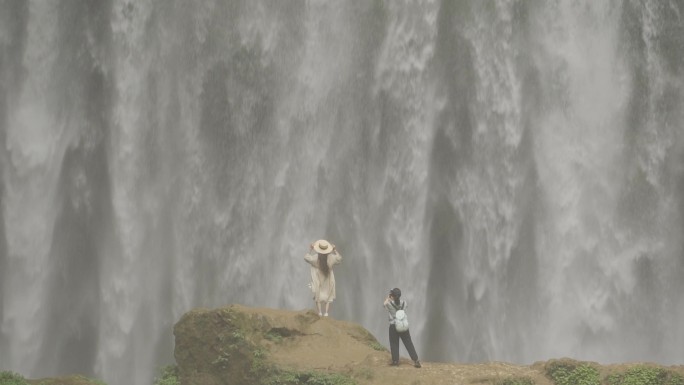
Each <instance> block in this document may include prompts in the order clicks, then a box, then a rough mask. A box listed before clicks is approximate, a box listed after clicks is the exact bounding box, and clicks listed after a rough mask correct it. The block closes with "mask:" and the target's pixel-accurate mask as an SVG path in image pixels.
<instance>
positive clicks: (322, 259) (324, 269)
mask: <svg viewBox="0 0 684 385" xmlns="http://www.w3.org/2000/svg"><path fill="white" fill-rule="evenodd" d="M318 270H320V271H321V273H323V275H324V276H326V277H327V276H328V275H329V274H330V267H329V266H328V254H320V253H319V254H318Z"/></svg>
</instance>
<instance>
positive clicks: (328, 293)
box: [304, 251, 342, 302]
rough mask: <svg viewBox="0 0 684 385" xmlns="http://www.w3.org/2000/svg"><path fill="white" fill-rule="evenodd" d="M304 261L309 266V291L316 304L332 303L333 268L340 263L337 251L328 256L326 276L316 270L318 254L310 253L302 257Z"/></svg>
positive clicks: (333, 287) (333, 295) (333, 290)
mask: <svg viewBox="0 0 684 385" xmlns="http://www.w3.org/2000/svg"><path fill="white" fill-rule="evenodd" d="M304 260H305V261H306V262H307V263H308V264H310V265H311V291H312V292H313V295H314V301H316V302H332V301H333V300H334V299H335V273H333V269H332V268H333V266H335V265H337V264H338V263H340V262H342V256H341V255H340V253H338V252H337V251H333V252H332V253H330V254H328V276H327V277H326V276H325V274H323V272H322V271H321V270H320V269H319V268H318V253H316V252H315V251H310V252H309V253H307V254H306V255H304Z"/></svg>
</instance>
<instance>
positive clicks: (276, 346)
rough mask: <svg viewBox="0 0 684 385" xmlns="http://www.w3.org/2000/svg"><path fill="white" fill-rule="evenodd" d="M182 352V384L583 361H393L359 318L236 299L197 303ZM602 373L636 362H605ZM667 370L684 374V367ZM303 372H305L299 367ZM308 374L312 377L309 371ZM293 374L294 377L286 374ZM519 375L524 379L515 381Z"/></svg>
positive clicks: (483, 370) (400, 375) (514, 368)
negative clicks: (219, 304)
mask: <svg viewBox="0 0 684 385" xmlns="http://www.w3.org/2000/svg"><path fill="white" fill-rule="evenodd" d="M174 335H175V336H176V348H175V357H176V362H177V364H178V368H179V373H180V378H181V383H182V384H183V385H223V384H240V385H250V384H255V385H256V384H260V383H278V384H280V383H282V384H289V383H296V380H293V378H298V377H297V375H299V376H300V377H299V378H300V381H302V378H305V377H301V376H302V375H301V373H322V374H339V375H343V376H345V377H346V378H348V379H350V380H352V381H353V382H355V383H356V384H359V385H364V384H377V385H395V384H410V385H426V384H434V385H440V384H445V385H446V384H449V385H453V384H484V385H487V384H492V385H500V384H507V383H508V384H518V383H520V384H523V383H526V384H536V385H553V382H552V380H551V379H550V378H549V377H548V376H547V373H548V371H547V369H548V365H550V364H551V363H554V364H555V365H558V364H559V363H560V364H568V365H575V366H576V365H577V364H578V363H579V361H574V360H571V359H562V360H551V361H547V362H538V363H535V364H533V365H529V366H525V365H514V364H510V363H505V362H486V363H478V364H460V363H440V362H423V363H422V368H414V367H413V363H412V362H411V361H409V360H408V359H405V358H404V359H402V360H401V362H400V365H399V366H398V367H395V366H390V365H389V363H390V361H391V358H390V353H389V352H388V351H387V350H386V349H385V348H384V347H383V346H382V345H381V344H380V343H379V342H378V341H377V339H376V338H375V337H374V336H373V335H371V334H370V333H369V332H368V331H367V330H366V329H364V328H363V327H361V326H360V325H358V324H355V323H351V322H347V321H340V320H336V319H333V318H328V317H319V316H318V315H317V314H316V313H314V312H313V311H310V310H309V311H307V310H302V311H287V310H277V309H266V308H250V307H246V306H242V305H232V306H229V307H225V308H219V309H196V310H193V311H190V312H188V313H186V314H185V315H184V316H183V317H182V318H181V320H180V321H179V322H178V323H177V324H176V325H175V328H174ZM588 364H589V365H591V366H593V367H595V368H597V370H598V371H599V372H600V373H601V376H602V378H604V377H605V376H608V375H609V374H611V373H617V372H624V371H625V370H627V369H629V368H630V367H633V366H635V365H648V364H643V363H630V364H621V365H599V364H598V363H588ZM668 370H670V371H674V372H677V373H680V374H682V375H684V368H683V367H681V366H678V367H669V368H668ZM297 373H299V374H297ZM307 375H309V374H307ZM306 378H308V377H306ZM287 381H291V382H289V383H288V382H287ZM516 381H517V382H516Z"/></svg>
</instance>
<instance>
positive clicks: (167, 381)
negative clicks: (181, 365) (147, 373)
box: [154, 365, 180, 385]
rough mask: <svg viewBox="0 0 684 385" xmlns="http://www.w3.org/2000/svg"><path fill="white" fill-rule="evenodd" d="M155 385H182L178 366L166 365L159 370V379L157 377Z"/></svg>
mask: <svg viewBox="0 0 684 385" xmlns="http://www.w3.org/2000/svg"><path fill="white" fill-rule="evenodd" d="M154 385H180V379H178V366H177V365H166V366H163V367H162V368H161V369H159V377H155V379H154Z"/></svg>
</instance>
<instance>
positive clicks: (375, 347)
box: [369, 341, 387, 352]
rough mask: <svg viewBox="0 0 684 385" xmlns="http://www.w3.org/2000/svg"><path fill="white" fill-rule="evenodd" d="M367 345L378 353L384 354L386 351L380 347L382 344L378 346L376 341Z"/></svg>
mask: <svg viewBox="0 0 684 385" xmlns="http://www.w3.org/2000/svg"><path fill="white" fill-rule="evenodd" d="M369 345H370V347H371V348H373V349H375V350H377V351H379V352H386V351H387V348H386V347H384V346H382V344H380V343H379V342H377V341H374V342H371V343H370V344H369Z"/></svg>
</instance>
